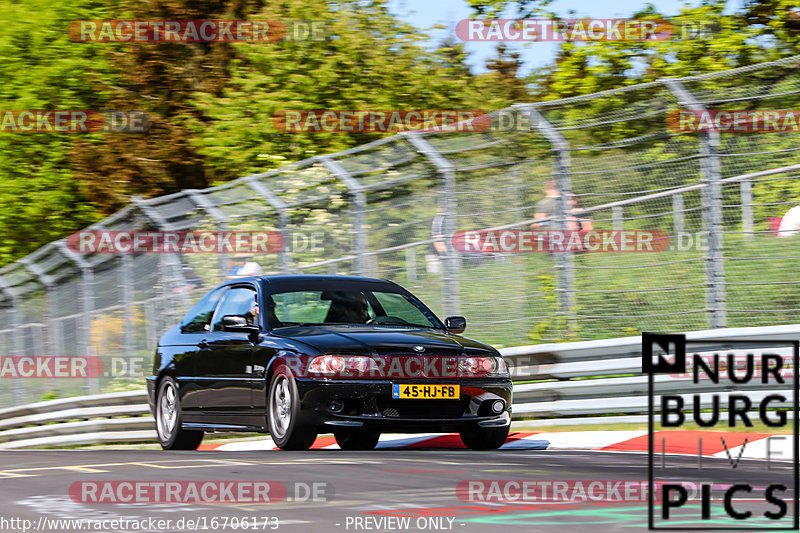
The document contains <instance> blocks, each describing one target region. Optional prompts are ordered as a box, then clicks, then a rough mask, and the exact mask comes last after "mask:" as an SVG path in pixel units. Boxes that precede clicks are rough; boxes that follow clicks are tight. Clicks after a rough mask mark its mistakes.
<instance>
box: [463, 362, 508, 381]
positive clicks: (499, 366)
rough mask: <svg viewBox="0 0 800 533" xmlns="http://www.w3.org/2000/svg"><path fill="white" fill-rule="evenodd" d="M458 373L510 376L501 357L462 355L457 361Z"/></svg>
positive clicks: (499, 376) (470, 375) (476, 375)
mask: <svg viewBox="0 0 800 533" xmlns="http://www.w3.org/2000/svg"><path fill="white" fill-rule="evenodd" d="M458 373H459V376H464V377H487V378H507V377H511V375H510V374H509V373H508V366H507V365H506V362H505V361H504V360H503V358H502V357H463V358H461V359H460V360H459V361H458Z"/></svg>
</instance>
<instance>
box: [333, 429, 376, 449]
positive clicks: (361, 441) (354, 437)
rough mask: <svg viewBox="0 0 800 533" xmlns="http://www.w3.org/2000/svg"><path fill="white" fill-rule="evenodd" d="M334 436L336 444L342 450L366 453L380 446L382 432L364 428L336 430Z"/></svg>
mask: <svg viewBox="0 0 800 533" xmlns="http://www.w3.org/2000/svg"><path fill="white" fill-rule="evenodd" d="M333 436H334V437H336V444H338V445H339V448H341V449H342V450H348V451H365V450H373V449H375V446H377V445H378V440H379V439H380V438H381V432H380V431H375V430H372V429H364V428H347V429H335V430H334V431H333Z"/></svg>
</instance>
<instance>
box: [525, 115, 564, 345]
mask: <svg viewBox="0 0 800 533" xmlns="http://www.w3.org/2000/svg"><path fill="white" fill-rule="evenodd" d="M512 107H515V108H517V109H520V110H521V112H523V113H525V114H527V116H528V121H529V122H530V124H531V128H533V129H535V130H537V131H538V132H539V133H541V134H542V136H543V137H544V138H545V139H547V141H548V142H549V143H550V145H551V146H552V148H553V152H554V153H555V159H554V164H553V181H554V182H555V184H556V189H557V190H558V200H557V201H556V220H554V226H555V229H557V230H567V213H568V212H569V211H570V207H569V203H568V200H567V199H568V198H569V196H570V195H571V194H572V184H571V183H570V177H569V169H570V157H569V143H568V142H567V140H566V139H565V138H564V136H563V135H561V132H559V131H558V130H557V129H556V128H555V127H554V126H553V125H552V124H550V122H548V121H547V119H545V118H544V116H542V114H541V113H539V111H537V110H536V108H535V107H534V106H533V104H514V105H513V106H512ZM554 255H555V266H556V272H557V273H558V276H557V278H556V292H557V294H558V312H559V314H560V315H562V316H564V317H565V318H566V319H567V331H566V334H567V335H573V334H575V333H576V332H577V330H578V322H577V319H576V318H575V311H576V310H577V301H576V298H575V258H574V256H573V254H572V252H571V251H565V252H556V253H555V254H554Z"/></svg>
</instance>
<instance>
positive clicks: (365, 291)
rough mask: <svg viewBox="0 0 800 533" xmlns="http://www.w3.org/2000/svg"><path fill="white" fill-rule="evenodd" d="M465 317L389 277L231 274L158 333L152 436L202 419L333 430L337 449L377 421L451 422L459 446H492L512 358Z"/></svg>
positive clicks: (395, 426)
mask: <svg viewBox="0 0 800 533" xmlns="http://www.w3.org/2000/svg"><path fill="white" fill-rule="evenodd" d="M465 327H466V320H465V319H464V318H463V317H450V318H447V319H446V320H445V321H444V323H442V321H440V320H439V319H438V318H437V317H436V315H434V314H433V312H431V310H430V309H428V308H427V307H426V306H425V305H424V304H423V303H422V302H421V301H419V300H418V299H417V298H416V297H415V296H414V295H412V294H411V293H410V292H408V291H407V290H405V289H404V288H402V287H400V286H399V285H397V284H395V283H392V282H390V281H385V280H378V279H370V278H362V277H349V276H300V275H297V276H262V277H249V278H240V279H236V280H232V281H229V282H227V283H224V284H223V285H220V286H219V287H217V288H215V289H213V290H212V291H211V292H209V293H208V294H207V295H206V296H205V297H204V298H203V299H202V300H200V301H199V302H198V303H197V304H196V305H195V306H194V307H193V308H192V309H191V310H190V311H189V312H188V313H186V316H184V317H183V319H182V320H181V322H180V324H178V325H177V326H176V327H174V328H172V329H170V330H169V331H167V332H166V333H165V334H164V335H163V336H162V337H161V339H160V340H159V343H158V348H157V349H156V354H155V361H154V364H153V375H151V376H149V377H148V378H147V391H148V397H149V403H150V409H151V411H152V412H153V416H154V417H155V420H156V430H157V432H158V439H159V442H160V444H161V446H162V447H163V448H164V449H183V450H186V449H190V450H191V449H195V448H197V446H198V445H199V444H200V441H201V440H202V438H203V434H204V433H205V432H215V431H218V432H219V431H224V432H227V431H256V432H269V433H270V434H271V436H272V439H273V440H274V441H275V443H276V444H277V446H279V447H280V448H282V449H284V450H302V449H307V448H309V447H310V446H311V445H312V444H313V442H314V440H315V439H316V437H317V434H319V433H330V432H332V433H333V434H334V436H335V437H336V442H337V443H338V444H339V446H340V448H342V449H343V450H368V449H372V448H374V447H375V445H376V444H377V442H378V439H379V437H380V434H381V433H385V432H395V433H415V432H443V433H444V432H458V433H459V434H460V435H461V440H462V441H463V442H464V445H465V446H467V447H468V448H472V449H475V450H488V449H495V448H498V447H500V446H502V445H503V443H504V442H505V440H506V437H507V436H508V431H509V427H510V422H511V417H510V411H511V394H512V388H511V380H510V377H509V372H508V368H507V366H506V364H505V362H504V361H503V358H502V356H501V355H500V354H499V353H498V352H497V350H495V349H494V348H492V347H491V346H488V345H486V344H483V343H480V342H477V341H474V340H471V339H467V338H464V337H461V336H460V335H459V334H460V333H462V332H463V331H464V328H465Z"/></svg>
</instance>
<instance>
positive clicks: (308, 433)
mask: <svg viewBox="0 0 800 533" xmlns="http://www.w3.org/2000/svg"><path fill="white" fill-rule="evenodd" d="M267 406H268V409H267V411H268V413H267V424H268V425H269V433H270V435H271V436H272V440H273V441H274V442H275V444H276V445H277V446H278V448H280V449H282V450H307V449H309V448H310V447H311V445H312V444H314V441H315V440H316V439H317V432H316V430H314V429H313V428H312V427H309V426H308V425H306V424H303V423H302V421H301V420H300V394H299V393H298V392H297V383H296V382H295V380H294V377H293V376H292V374H291V372H290V371H289V370H288V369H287V368H286V366H284V365H281V366H279V367H278V368H277V369H276V370H275V374H274V375H273V376H272V380H271V381H270V385H269V398H268V401H267Z"/></svg>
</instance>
